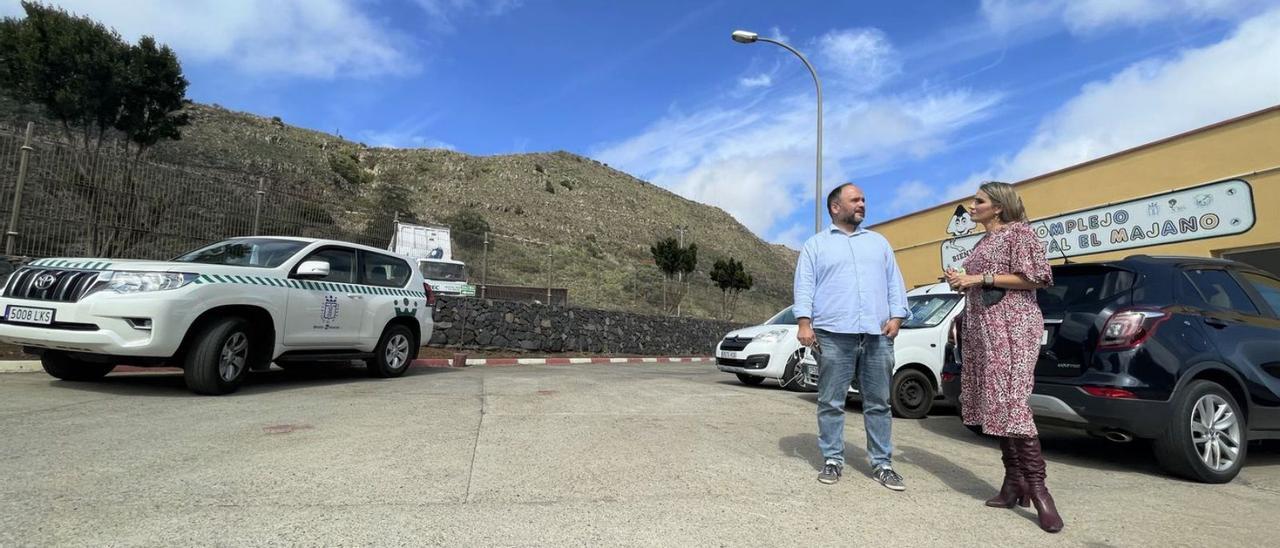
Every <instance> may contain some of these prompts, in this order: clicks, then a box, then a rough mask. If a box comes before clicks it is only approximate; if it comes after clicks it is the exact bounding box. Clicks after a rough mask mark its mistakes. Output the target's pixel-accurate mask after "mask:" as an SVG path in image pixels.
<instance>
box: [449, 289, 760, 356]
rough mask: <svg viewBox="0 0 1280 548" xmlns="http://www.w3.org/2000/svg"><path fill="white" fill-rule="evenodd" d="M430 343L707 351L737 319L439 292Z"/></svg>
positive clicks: (615, 351) (656, 353)
mask: <svg viewBox="0 0 1280 548" xmlns="http://www.w3.org/2000/svg"><path fill="white" fill-rule="evenodd" d="M435 322H436V326H435V332H434V333H432V336H431V341H430V343H429V344H430V345H431V346H449V347H459V348H512V349H520V350H527V351H535V352H538V351H540V352H602V353H611V354H644V355H654V356H660V355H667V356H690V355H694V356H708V355H711V353H712V352H714V351H715V347H716V343H718V342H719V341H720V339H721V338H722V337H724V335H725V334H726V333H728V332H729V331H732V330H734V329H738V328H741V327H743V324H737V323H731V322H721V321H715V320H702V319H695V318H670V317H663V316H644V315H640V314H632V313H628V312H614V311H607V310H591V309H584V308H572V307H570V308H565V307H558V306H544V305H538V304H528V303H521V302H514V301H495V300H490V299H477V298H465V297H440V298H439V300H438V301H437V303H436V313H435Z"/></svg>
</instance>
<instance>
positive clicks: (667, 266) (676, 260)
mask: <svg viewBox="0 0 1280 548" xmlns="http://www.w3.org/2000/svg"><path fill="white" fill-rule="evenodd" d="M649 252H650V253H652V254H653V262H654V264H656V265H658V269H659V270H661V271H662V276H663V278H662V310H663V312H665V313H667V314H670V313H672V312H674V311H675V310H676V307H677V306H679V305H680V301H682V300H683V299H684V295H685V293H687V289H688V285H687V284H688V282H687V281H686V282H685V283H684V284H679V285H677V286H676V291H675V292H674V293H672V294H671V298H670V299H668V298H667V294H668V286H669V285H670V283H671V280H672V279H673V278H675V277H676V275H677V274H679V275H684V274H688V273H690V272H693V269H694V268H696V267H697V266H698V244H689V245H688V246H687V247H680V243H679V242H677V241H676V239H675V238H665V239H662V240H658V242H657V243H656V244H654V245H652V246H650V247H649ZM682 277H683V276H682Z"/></svg>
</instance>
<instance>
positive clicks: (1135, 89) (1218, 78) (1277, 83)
mask: <svg viewBox="0 0 1280 548" xmlns="http://www.w3.org/2000/svg"><path fill="white" fill-rule="evenodd" d="M1276 28H1280V9H1276V10H1272V11H1271V12H1269V13H1266V14H1263V15H1260V16H1258V17H1255V18H1253V19H1250V20H1248V21H1246V22H1245V23H1243V24H1241V25H1240V27H1239V28H1238V29H1237V30H1236V32H1235V33H1233V34H1232V35H1231V36H1229V37H1227V38H1226V39H1224V40H1223V41H1222V42H1219V43H1217V44H1214V45H1210V46H1207V47H1203V48H1199V49H1191V50H1185V51H1182V52H1180V53H1179V54H1178V55H1176V56H1174V57H1172V58H1160V59H1148V60H1145V61H1142V62H1139V63H1136V64H1134V65H1131V66H1129V67H1128V68H1125V69H1124V70H1122V71H1120V72H1119V73H1117V74H1115V75H1114V76H1112V77H1111V78H1110V79H1108V80H1106V81H1099V82H1093V83H1090V84H1088V85H1086V86H1084V88H1083V90H1082V91H1081V93H1080V94H1079V95H1077V96H1076V97H1074V98H1072V99H1071V100H1070V101H1068V102H1067V103H1066V104H1065V105H1063V106H1062V107H1061V108H1059V109H1058V110H1057V111H1056V112H1054V113H1052V114H1050V115H1049V116H1048V117H1046V118H1045V119H1044V120H1043V121H1042V122H1041V123H1040V126H1039V128H1038V129H1037V131H1036V133H1035V135H1034V136H1033V137H1032V138H1031V140H1030V142H1029V143H1027V144H1026V145H1025V146H1024V147H1023V148H1022V149H1021V150H1020V151H1019V152H1018V153H1017V154H1015V155H1013V157H1012V158H1008V159H998V160H997V161H996V162H995V165H994V166H993V168H992V170H991V172H992V173H995V174H997V175H998V176H1000V177H1002V178H1004V179H1005V180H1018V179H1023V178H1026V177H1031V176H1034V175H1038V174H1041V173H1045V172H1049V171H1053V170H1056V169H1060V168H1063V167H1066V166H1070V165H1073V164H1077V163H1080V162H1084V161H1087V160H1090V159H1094V158H1098V157H1101V156H1104V155H1107V154H1110V153H1113V152H1118V151H1120V150H1124V149H1126V148H1131V147H1134V146H1138V145H1141V144H1143V143H1147V142H1150V141H1154V140H1158V139H1161V138H1164V137H1168V136H1171V135H1175V134H1177V133H1181V132H1183V131H1188V130H1191V129H1195V128H1197V127H1201V126H1204V125H1208V124H1211V123H1214V122H1218V121H1221V120H1225V119H1228V118H1231V117H1233V116H1238V115H1241V114H1245V113H1248V112H1252V111H1255V110H1259V109H1263V108H1266V107H1269V106H1273V105H1276V104H1280V65H1277V61H1276V60H1277V59H1280V34H1276V32H1275V29H1276Z"/></svg>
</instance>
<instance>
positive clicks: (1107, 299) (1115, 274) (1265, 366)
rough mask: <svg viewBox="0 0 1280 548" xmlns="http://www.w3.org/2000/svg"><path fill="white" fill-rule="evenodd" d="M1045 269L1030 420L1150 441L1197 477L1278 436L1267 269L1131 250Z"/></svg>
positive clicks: (953, 364)
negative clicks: (1049, 273)
mask: <svg viewBox="0 0 1280 548" xmlns="http://www.w3.org/2000/svg"><path fill="white" fill-rule="evenodd" d="M1053 277H1054V285H1053V286H1052V287H1048V288H1044V289H1041V290H1039V291H1038V292H1037V300H1038V302H1039V305H1040V309H1041V310H1042V311H1043V312H1044V318H1045V320H1044V329H1045V330H1044V334H1043V336H1042V339H1041V341H1042V346H1041V347H1040V358H1039V361H1038V362H1037V364H1036V372H1035V388H1034V390H1033V391H1032V395H1031V398H1030V400H1029V403H1030V405H1031V409H1032V411H1033V412H1034V413H1035V416H1036V421H1037V422H1041V423H1045V424H1052V425H1058V426H1068V427H1072V428H1077V429H1082V430H1085V431H1087V432H1089V433H1092V434H1095V435H1100V436H1103V437H1106V438H1107V439H1110V440H1113V441H1118V442H1127V441H1132V440H1133V439H1135V438H1143V439H1151V440H1154V448H1155V453H1156V459H1157V460H1158V461H1159V463H1160V465H1161V466H1162V467H1163V468H1164V469H1166V470H1168V471H1169V472H1172V473H1174V474H1177V475H1180V476H1183V477H1187V478H1190V479H1194V480H1198V481H1202V482H1208V483H1224V482H1228V481H1231V479H1232V478H1234V477H1235V476H1236V474H1237V473H1239V471H1240V467H1241V466H1242V465H1243V463H1244V460H1245V455H1246V453H1247V451H1248V442H1249V441H1250V440H1258V439H1280V278H1277V276H1276V275H1275V274H1272V273H1269V272H1266V271H1263V270H1259V269H1257V268H1254V267H1251V266H1249V265H1246V264H1243V263H1238V262H1234V261H1227V260H1219V259H1206V258H1199V257H1152V256H1146V255H1135V256H1131V257H1127V258H1125V259H1123V260H1117V261H1106V262H1095V263H1076V264H1064V265H1057V266H1054V267H1053ZM958 321H963V317H961V318H960V319H959V320H958ZM957 327H958V326H957ZM953 332H956V333H959V332H960V331H959V329H958V328H957V329H956V330H954V331H953ZM963 343H964V341H963V340H959V341H956V344H955V346H956V347H955V348H953V351H952V352H950V353H949V358H950V359H949V363H948V364H947V365H946V367H945V368H944V370H943V392H944V393H945V394H946V395H947V396H948V397H950V398H955V401H959V400H958V396H959V391H960V382H959V375H961V374H962V373H963V364H961V363H959V361H960V360H959V356H960V355H961V354H960V352H959V348H958V346H959V345H960V344H963Z"/></svg>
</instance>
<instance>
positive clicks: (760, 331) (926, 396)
mask: <svg viewBox="0 0 1280 548" xmlns="http://www.w3.org/2000/svg"><path fill="white" fill-rule="evenodd" d="M907 306H908V307H909V308H910V309H911V319H910V320H908V321H907V322H906V323H904V324H903V325H902V329H901V330H900V331H899V332H898V338H897V339H896V340H895V341H894V345H893V346H894V352H893V354H894V369H893V384H892V385H891V388H890V395H891V403H892V406H893V412H894V414H895V415H897V416H899V417H902V418H909V419H918V418H922V417H924V416H925V415H927V414H928V413H929V411H930V410H931V409H932V408H933V404H934V403H935V401H936V400H937V399H938V398H939V397H940V396H939V394H941V390H939V387H940V386H941V384H940V380H941V378H942V365H943V353H944V352H946V348H947V336H948V333H949V331H950V330H951V329H952V324H953V322H954V320H955V318H956V316H957V315H958V314H960V312H962V311H963V310H964V298H963V297H962V296H961V295H960V294H958V293H955V292H954V291H951V288H949V287H948V286H947V284H945V283H938V284H932V285H927V286H922V287H917V288H915V289H912V290H911V291H908V292H907ZM795 321H796V320H795V316H793V315H792V314H791V308H790V307H788V308H786V309H785V310H783V311H782V312H780V313H778V315H776V316H774V317H773V318H771V319H770V320H769V321H767V322H765V324H764V325H759V326H755V327H749V328H746V329H740V330H738V331H734V332H732V333H729V335H728V336H726V337H725V338H724V340H722V341H720V344H719V345H718V346H717V347H716V365H717V367H719V369H720V370H721V371H727V372H730V373H736V374H737V375H738V379H739V380H741V381H742V382H743V383H746V384H759V383H761V382H763V381H764V380H765V379H766V378H773V379H778V380H779V383H780V384H782V385H783V386H784V387H785V388H788V389H791V390H797V391H814V390H817V380H818V364H817V362H816V361H815V360H814V359H813V357H812V355H811V354H812V352H811V351H810V350H809V349H807V348H803V347H801V346H800V342H799V341H797V340H796V331H797V330H798V329H799V328H798V327H797V326H796V325H795ZM793 364H801V365H803V367H800V368H799V369H800V370H799V371H796V370H795V369H796V367H795V366H794V365H793ZM849 392H850V395H857V388H856V387H850V388H849Z"/></svg>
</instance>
